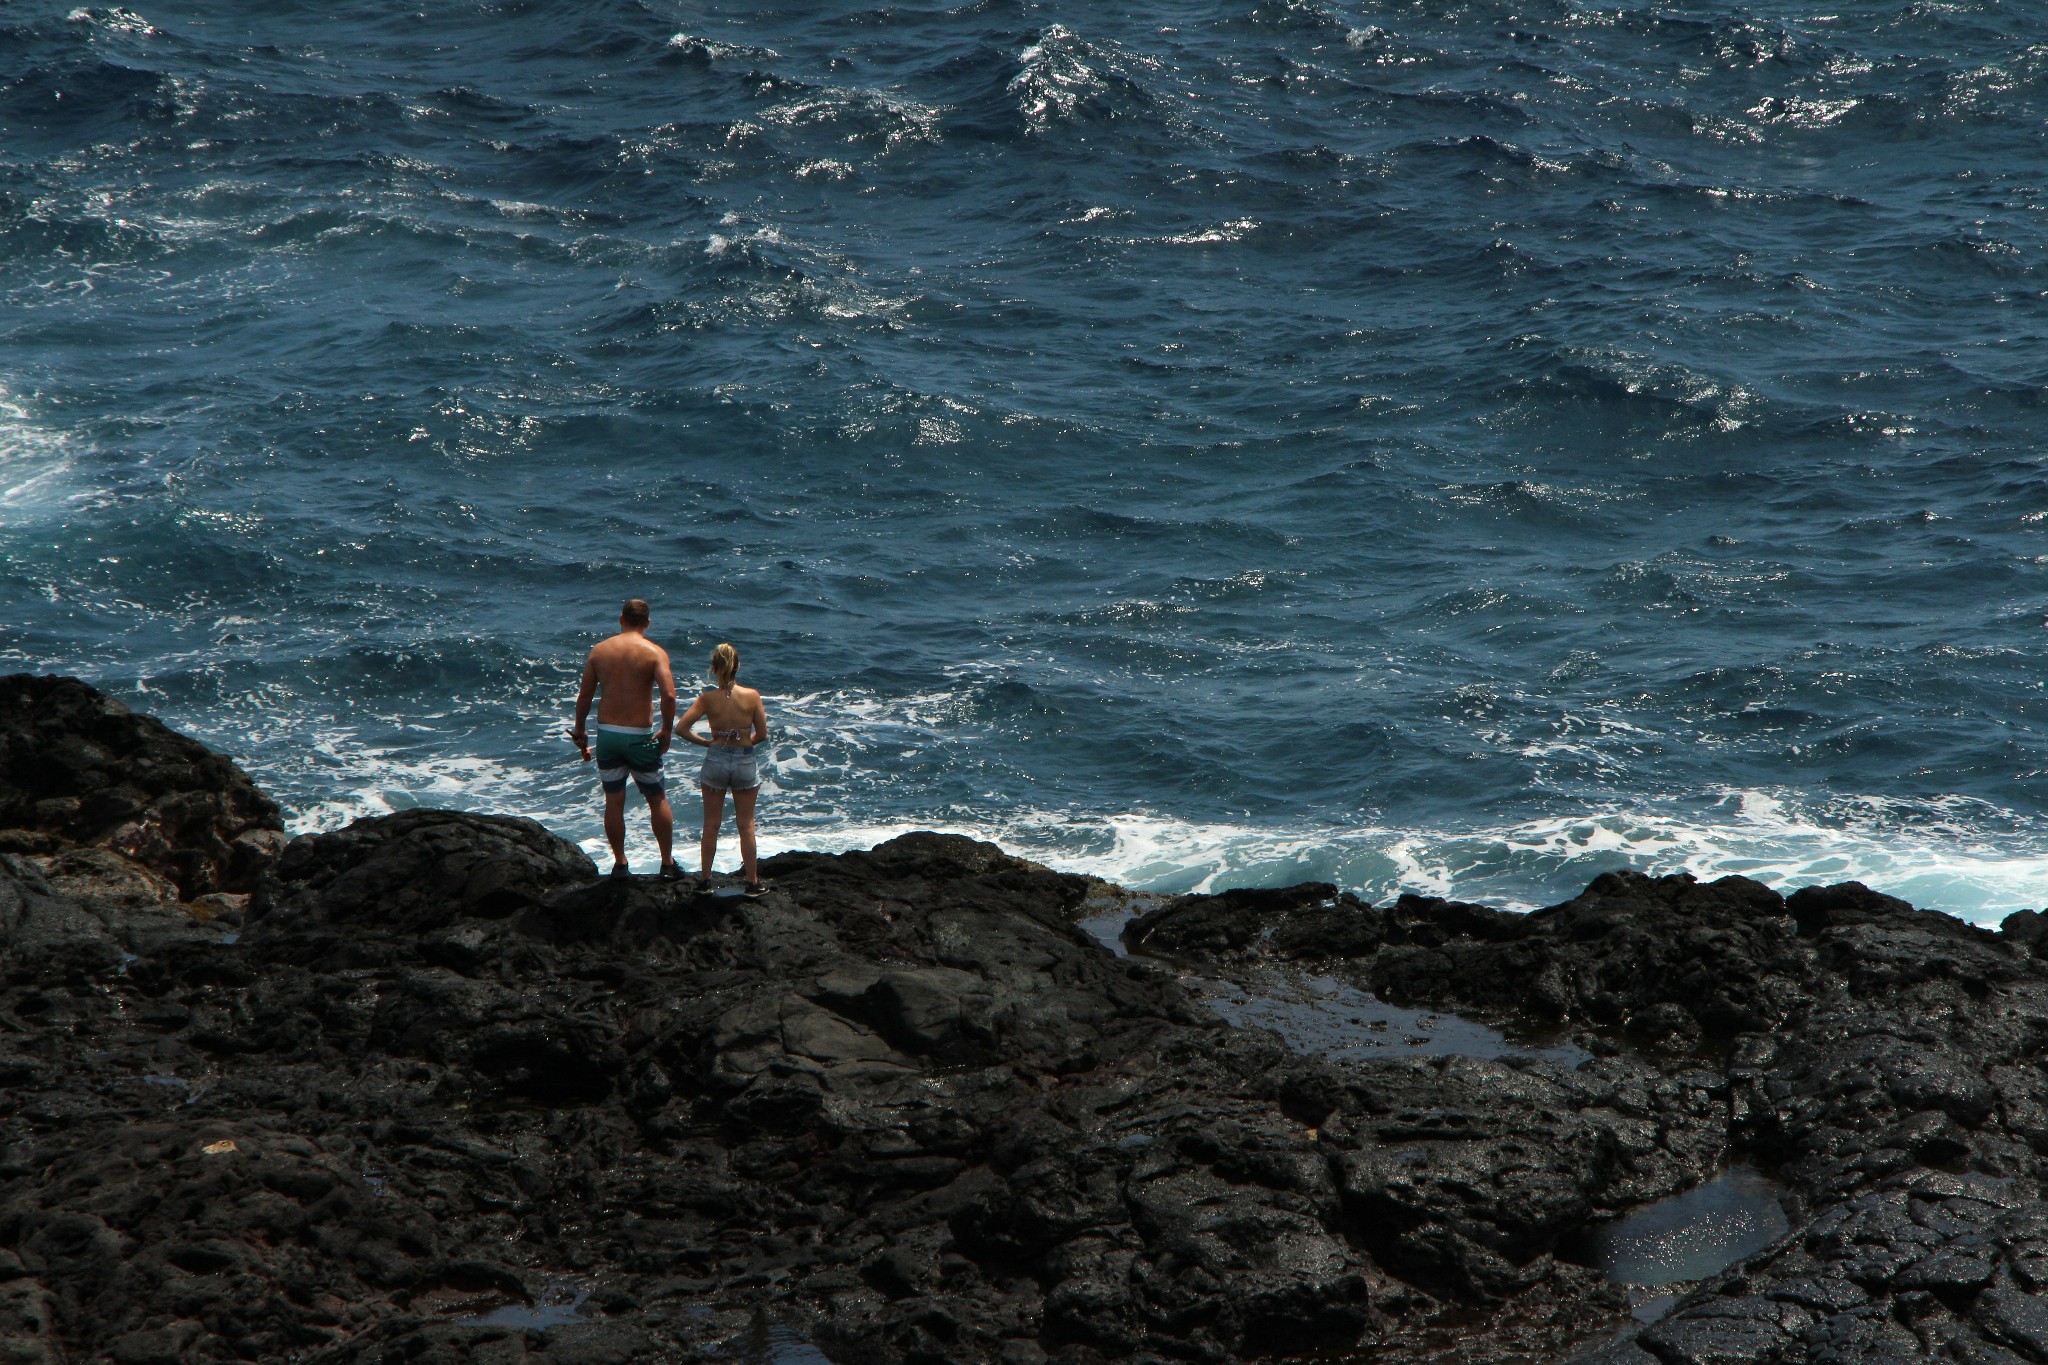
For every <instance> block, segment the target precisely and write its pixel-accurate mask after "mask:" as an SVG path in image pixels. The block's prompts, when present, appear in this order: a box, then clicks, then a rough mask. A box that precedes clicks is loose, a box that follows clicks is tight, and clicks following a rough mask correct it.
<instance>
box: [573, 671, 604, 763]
mask: <svg viewBox="0 0 2048 1365" xmlns="http://www.w3.org/2000/svg"><path fill="white" fill-rule="evenodd" d="M596 696H597V651H596V650H594V649H593V650H591V651H590V656H589V657H588V658H586V659H585V660H584V661H583V685H582V686H581V687H579V688H577V689H576V727H575V728H574V729H573V730H571V731H569V742H570V743H571V744H574V745H575V746H576V747H577V748H579V749H581V750H582V751H583V761H584V762H585V763H588V762H589V761H590V739H589V737H588V735H586V734H585V733H584V722H585V721H587V720H589V719H590V703H591V701H592V699H594V698H595V697H596Z"/></svg>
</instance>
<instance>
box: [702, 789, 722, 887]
mask: <svg viewBox="0 0 2048 1365" xmlns="http://www.w3.org/2000/svg"><path fill="white" fill-rule="evenodd" d="M724 818H725V789H724V788H722V787H706V788H704V838H703V839H702V840H701V841H700V842H699V843H698V845H697V861H698V863H699V871H700V872H701V873H702V874H703V875H704V876H706V877H709V876H710V875H711V860H712V859H713V858H715V857H717V856H718V822H719V821H721V820H723V819H724Z"/></svg>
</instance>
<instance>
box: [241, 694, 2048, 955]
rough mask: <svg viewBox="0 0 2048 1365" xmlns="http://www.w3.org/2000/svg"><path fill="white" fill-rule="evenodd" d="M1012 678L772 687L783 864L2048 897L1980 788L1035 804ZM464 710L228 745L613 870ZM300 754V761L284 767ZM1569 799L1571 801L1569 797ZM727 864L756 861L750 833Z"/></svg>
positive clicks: (2040, 826)
mask: <svg viewBox="0 0 2048 1365" xmlns="http://www.w3.org/2000/svg"><path fill="white" fill-rule="evenodd" d="M1006 676H1007V674H1004V673H1003V672H1002V671H1001V670H996V669H993V668H992V666H990V667H981V666H972V665H963V666H961V667H959V668H957V669H955V670H953V676H952V677H951V678H949V679H948V680H947V681H946V682H945V683H944V684H942V685H940V686H936V687H932V688H929V689H926V690H922V691H919V692H917V693H913V694H909V695H902V696H880V695H876V694H873V693H870V692H867V691H865V690H862V689H857V688H848V689H833V690H830V691H824V692H815V693H807V694H803V695H800V696H789V697H775V696H771V697H770V698H769V699H768V701H769V709H770V713H771V715H772V716H773V717H774V720H775V737H774V739H773V740H772V741H771V743H770V744H769V746H768V749H769V762H768V763H767V765H766V771H765V775H764V787H763V794H762V806H761V810H762V837H761V852H762V854H763V855H764V856H767V855H772V854H774V853H778V852H784V851H790V850H799V849H817V850H822V851H829V852H836V851H844V850H848V849H858V848H867V847H871V846H872V845H874V844H877V843H880V842H882V841H884V840H886V839H890V838H894V837H896V836H897V835H900V834H905V833H909V832H911V831H914V830H937V831H941V832H947V833H956V834H964V835H968V836H970V837H973V838H977V839H985V840H989V841H991V842H994V843H996V844H999V845H1001V846H1002V847H1004V848H1005V849H1007V850H1009V851H1011V852H1013V853H1016V854H1019V855H1021V856H1024V857H1028V858H1032V859H1035V860H1037V861H1040V862H1043V863H1046V864H1048V865H1050V866H1053V867H1057V868H1060V869H1062V870H1066V871H1072V872H1079V873H1084V874H1087V875H1090V876H1096V877H1100V878H1103V879H1104V880H1106V881H1111V882H1115V883H1117V884H1120V885H1123V886H1127V887H1130V888H1132V889H1135V890H1148V891H1159V892H1193V891H1214V890H1222V889H1226V888H1229V887H1235V886H1277V885H1287V884H1290V883H1294V882H1300V881H1311V880H1313V881H1328V882H1334V883H1336V884H1337V885H1339V886H1342V887H1344V888H1346V889H1349V890H1352V891H1355V892H1357V893H1359V894H1361V895H1363V896H1364V897H1366V898H1367V899H1369V900H1373V901H1383V900H1386V899H1389V898H1391V897H1393V896H1395V895H1398V894H1400V893H1402V892H1405V891H1413V892H1419V893H1423V894H1429V895H1440V896H1449V897H1452V898H1456V899H1464V900H1474V901H1479V902H1482V903H1485V904H1490V905H1498V906H1501V907H1503V908H1507V909H1515V910H1530V909H1535V908H1538V907H1540V906H1543V905H1548V904H1554V903H1556V902H1558V901H1561V900H1565V899H1567V898H1569V897H1571V896H1572V895H1575V894H1576V893H1577V892H1579V891H1580V890H1581V889H1583V888H1584V886H1585V885H1586V883H1587V882H1588V881H1590V880H1591V879H1592V878H1594V877H1595V876H1598V875H1599V874H1600V873H1602V872H1607V871H1612V870H1615V869H1620V868H1633V869H1636V870H1638V871H1642V872H1646V873H1651V874H1665V873H1673V872H1688V873H1691V874H1693V875H1694V876H1696V877H1699V878H1701V879H1702V880H1710V879H1712V878H1715V877H1720V876H1726V875H1729V874H1741V875H1744V876H1749V877H1754V878H1756V879H1757V880H1759V881H1762V882H1765V883H1766V884H1768V885H1771V886H1774V887H1776V888H1778V889H1779V890H1782V891H1788V892H1789V891H1791V890H1794V889H1796V888H1798V887H1801V886H1807V885H1813V884H1831V883H1836V882H1843V881H1861V882H1864V883H1865V884H1867V885H1869V886H1871V887H1874V888H1875V889H1877V890H1879V891H1883V892H1886V893H1888V894H1891V895H1895V896H1899V897H1901V898H1903V899H1905V900H1908V901H1911V902H1913V903H1914V904H1915V905H1919V906H1921V907H1923V908H1927V909H1937V910H1944V911H1947V912H1949V913H1951V914H1955V915H1958V916H1960V917H1962V918H1964V919H1968V920H1971V921H1973V922H1976V923H1982V924H1995V923H1997V922H1998V920H1999V919H2001V918H2003V917H2004V916H2005V915H2006V914H2009V913H2011V912H2012V911H2014V910H2018V909H2036V908H2041V907H2042V906H2043V905H2044V904H2048V892H2044V888H2048V818H2042V817H2037V816H2030V815H2025V814H2020V813H2016V812H2013V811H2009V810H2006V809H2003V808H2001V807H1998V806H1995V805H1992V804H1991V803H1988V802H1984V801H1980V800H1975V799H1972V798H1966V797H1959V796H1952V797H1936V798H1923V799H1902V798H1896V797H1881V796H1838V795H1822V796H1816V795H1813V794H1808V793H1800V792H1794V791H1788V790H1763V789H1734V788H1731V789H1725V790H1719V791H1710V792H1706V793H1700V794H1691V795H1684V796H1667V797H1660V798H1654V799H1650V798H1642V799H1635V800H1631V801H1626V802H1624V801H1620V800H1612V801H1607V802H1591V803H1584V804H1580V805H1578V806H1576V807H1575V808H1573V809H1569V810H1562V811H1560V812H1559V813H1556V814H1552V815H1545V816H1541V817H1537V818H1531V819H1526V820H1519V821H1507V822H1502V823H1498V824H1490V825H1479V824H1474V825H1466V824H1460V823H1458V822H1456V821H1437V822H1434V823H1433V824H1431V825H1428V826H1421V825H1417V826H1409V827H1401V826H1397V825H1394V824H1390V823H1385V822H1365V821H1359V822H1352V823H1344V822H1339V821H1332V820H1327V819H1325V820H1315V819H1309V818H1304V819H1295V820H1283V819H1272V820H1251V819H1238V820H1201V819H1190V818H1186V817H1184V816H1180V815H1177V814H1175V813H1174V812H1171V811H1160V810H1122V811H1116V810H1108V811H1105V810H1086V809H1079V808H1074V807H1050V806H1046V805H1044V804H1042V803H1041V804H1033V802H1032V796H1033V793H1032V791H1031V786H1030V781H1029V779H1028V778H1027V777H1025V776H1024V775H1022V774H1017V773H1012V772H1010V770H1008V769H1007V768H1005V767H1004V766H1003V765H1002V764H1001V762H1000V761H999V759H998V758H997V756H995V755H992V754H985V753H983V752H982V745H981V739H980V737H979V726H980V722H979V721H978V720H977V718H976V717H977V711H976V708H977V706H978V705H979V704H981V701H980V699H982V698H984V697H985V693H986V689H987V686H988V684H990V683H991V682H992V681H993V682H1000V681H1002V679H1003V678H1004V677H1006ZM443 719H445V718H443V717H436V716H428V717H419V716H414V717H409V718H408V720H407V728H406V729H403V730H399V729H397V728H396V722H395V720H393V719H390V718H382V717H377V718H358V719H356V720H353V721H351V722H348V723H334V724H328V725H324V726H323V725H318V724H316V725H314V726H312V727H311V728H310V729H308V728H307V727H306V726H305V724H304V722H303V720H302V721H300V722H297V723H295V725H294V727H293V728H292V729H290V731H289V732H287V731H286V730H285V729H284V728H282V727H280V728H279V729H278V730H277V732H276V733H265V732H264V731H262V730H260V729H259V730H255V731H251V730H247V729H244V730H242V731H240V732H238V733H234V734H221V735H209V736H207V737H208V738H210V739H212V740H213V741H214V742H216V743H220V744H222V746H223V747H225V748H227V749H229V750H230V751H231V752H235V753H237V754H238V756H241V757H242V758H243V761H244V763H245V766H247V767H249V768H250V769H251V771H252V772H253V773H254V774H255V775H256V777H257V778H258V780H259V781H261V782H263V783H265V785H266V786H269V787H270V788H271V789H272V790H274V791H277V792H279V793H280V794H281V795H282V797H283V799H284V800H285V802H286V804H287V808H288V812H289V826H290V828H291V829H292V830H293V832H295V833H298V832H306V831H310V830H315V829H325V828H333V827H335V826H337V825H340V824H342V823H345V822H346V821H348V820H350V819H354V818H356V817H358V816H363V815H377V814H387V813H389V812H392V811H396V810H403V809H408V808H411V807H415V806H450V807H456V808H461V809H470V810H485V811H495V812H501V813H506V814H518V815H528V816H531V817H533V818H535V819H537V820H540V821H541V822H542V823H544V824H546V825H548V826H549V827H550V828H552V829H554V830H556V831H558V832H559V833H562V834H563V835H565V836H566V837H568V838H571V839H573V840H576V841H577V842H578V843H580V844H581V845H582V846H583V847H584V848H585V849H586V850H587V851H588V852H590V854H591V855H592V857H594V858H596V859H598V860H599V862H600V863H603V862H604V861H606V855H605V845H604V839H603V835H602V832H601V829H600V821H599V813H600V803H599V801H598V797H597V792H596V790H595V782H594V780H593V774H592V771H591V769H590V768H589V767H587V766H585V765H583V764H581V763H579V762H578V761H577V760H576V757H575V755H574V752H573V751H572V750H570V749H569V748H568V746H567V744H566V742H564V741H562V740H561V739H560V736H559V731H560V730H561V728H562V725H563V721H564V717H562V716H560V715H556V714H543V713H539V712H535V713H532V714H529V715H527V716H525V717H524V718H523V719H521V720H518V721H515V722H514V723H515V725H516V726H517V728H518V729H519V730H520V731H521V732H524V733H526V734H529V735H531V736H532V737H533V739H532V741H531V742H530V743H527V744H522V745H520V746H518V747H517V749H516V750H515V752H513V753H511V754H509V755H506V756H504V757H500V758H485V757H461V756H459V754H460V752H461V750H462V747H463V740H462V739H461V738H460V737H458V736H456V735H453V734H451V733H448V732H447V731H444V730H442V729H441V728H440V724H439V722H440V721H442V720H443ZM1588 728H1595V727H1590V726H1589V727H1588ZM500 733H501V734H502V731H501V732H500ZM698 756H699V755H698V753H697V751H696V750H694V749H690V748H686V747H683V746H680V745H679V746H678V748H677V750H676V751H674V752H672V754H671V755H670V759H669V763H668V769H669V774H670V781H671V793H672V799H673V801H674V804H675V814H676V825H677V830H678V843H677V848H678V853H679V856H680V858H681V860H682V861H683V862H684V863H685V865H694V862H695V853H696V847H695V845H696V841H695V832H696V828H697V824H698V819H699V815H698V812H699V809H700V807H699V803H698V797H697V792H696V789H695V786H694V784H693V783H692V782H691V780H690V778H691V774H692V773H693V771H694V768H695V761H696V759H697V758H698ZM280 757H281V758H283V759H284V760H285V762H286V763H287V764H288V765H289V767H288V769H287V770H284V771H279V770H277V769H275V768H270V767H267V766H266V762H267V761H268V760H272V759H275V758H280ZM974 762H987V763H989V765H990V766H988V767H987V768H986V769H984V770H983V771H982V772H981V773H980V776H979V777H978V778H977V781H976V783H975V785H977V786H980V787H981V788H982V789H983V790H982V792H981V793H980V794H979V795H978V796H976V797H974V798H973V799H971V800H965V801H963V800H962V799H961V798H960V784H959V783H958V782H957V781H951V780H948V781H945V782H943V783H940V782H936V781H934V779H933V777H932V773H933V771H934V770H946V769H952V768H955V767H956V765H958V764H961V763H974ZM884 773H893V774H895V775H896V776H895V777H894V778H893V779H890V778H885V777H883V776H882V774H884ZM918 773H922V774H923V776H921V777H919V776H914V774H918ZM919 782H923V783H925V784H926V785H923V786H919V785H917V784H918V783H919ZM1007 789H1014V790H1016V791H1017V793H1018V799H1017V800H1016V802H1015V804H1006V798H1005V795H1004V793H1005V791H1006V790H1007ZM1556 804H1557V805H1558V806H1560V807H1563V806H1567V805H1570V804H1571V803H1570V801H1569V800H1568V798H1563V797H1559V798H1557V799H1556ZM627 830H628V853H629V857H630V858H631V859H632V861H633V862H634V864H635V865H636V866H638V867H641V868H642V869H643V870H651V869H652V868H653V866H654V863H655V851H654V846H653V842H652V839H651V837H650V834H649V831H648V825H647V820H646V816H645V813H644V808H643V807H642V805H641V803H640V801H639V798H638V797H637V796H636V797H630V798H629V814H628V820H627ZM718 865H719V867H721V868H724V869H733V868H736V867H737V865H738V848H737V843H736V840H735V839H734V837H733V832H732V829H731V826H730V823H729V819H728V823H727V825H726V828H725V833H724V835H723V837H722V838H721V841H720V849H719V859H718Z"/></svg>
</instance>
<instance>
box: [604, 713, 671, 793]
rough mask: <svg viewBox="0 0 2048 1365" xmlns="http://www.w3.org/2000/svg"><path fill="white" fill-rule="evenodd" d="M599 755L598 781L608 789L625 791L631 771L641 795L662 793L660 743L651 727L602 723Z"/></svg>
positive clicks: (610, 790)
mask: <svg viewBox="0 0 2048 1365" xmlns="http://www.w3.org/2000/svg"><path fill="white" fill-rule="evenodd" d="M596 757H597V780H598V781H599V782H602V783H603V784H604V789H605V790H606V791H608V792H617V791H624V790H625V789H626V778H627V776H628V775H629V774H630V775H631V777H632V779H633V781H634V783H635V784H637V785H638V786H639V788H640V794H641V795H642V796H649V797H653V796H659V795H661V790H662V780H661V746H660V745H659V744H657V743H656V742H655V739H654V732H653V731H652V730H636V729H634V728H633V727H632V726H630V725H599V726H598V727H597V745H596Z"/></svg>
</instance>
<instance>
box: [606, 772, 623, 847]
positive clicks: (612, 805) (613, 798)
mask: <svg viewBox="0 0 2048 1365" xmlns="http://www.w3.org/2000/svg"><path fill="white" fill-rule="evenodd" d="M604 837H605V838H607V839H609V840H611V845H612V864H613V865H614V866H616V867H624V866H625V865H626V784H625V783H623V782H621V783H620V784H619V786H618V790H617V791H613V790H611V789H609V788H607V789H606V791H605V794H604Z"/></svg>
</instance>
